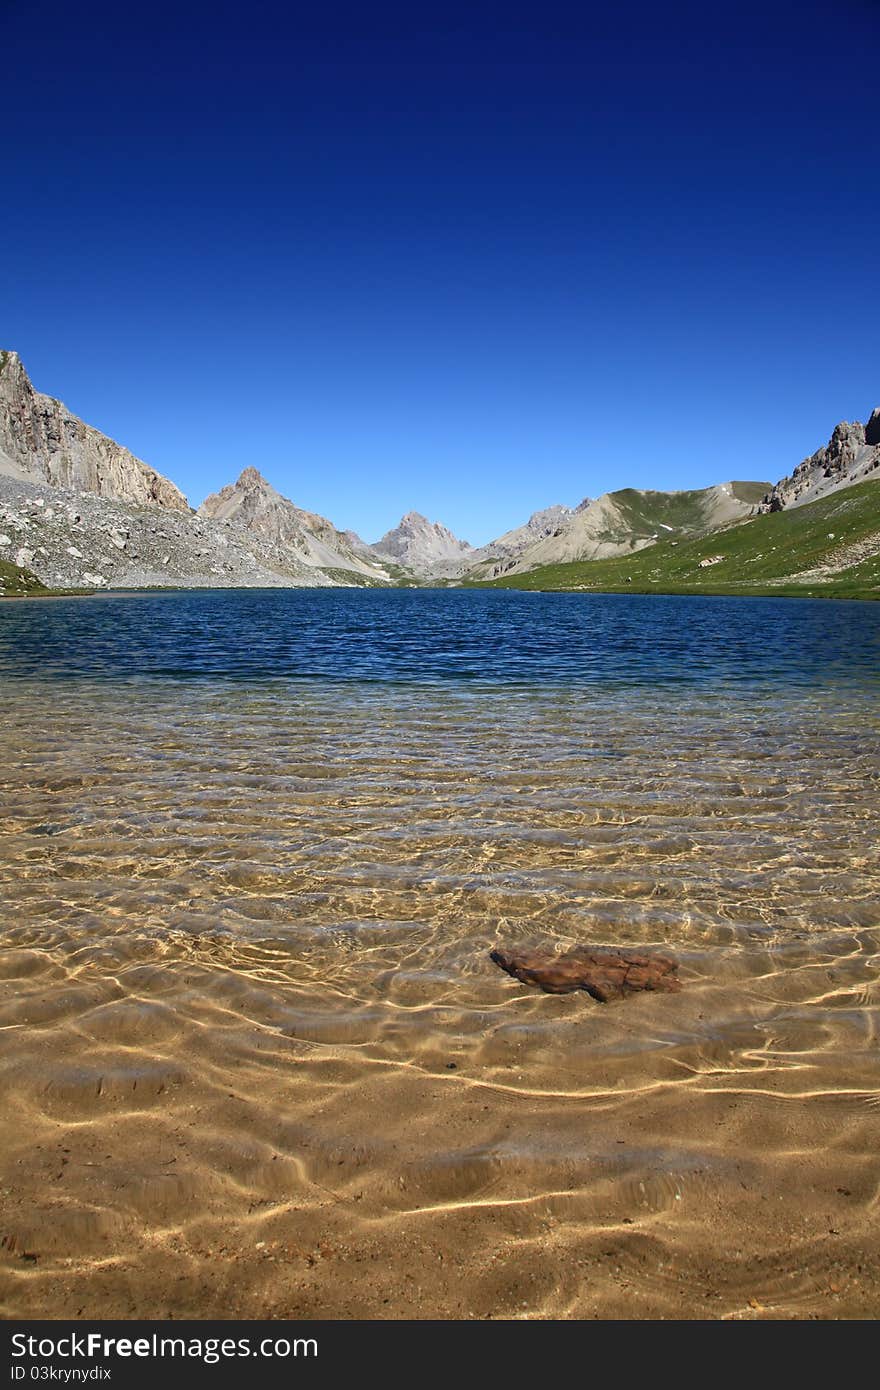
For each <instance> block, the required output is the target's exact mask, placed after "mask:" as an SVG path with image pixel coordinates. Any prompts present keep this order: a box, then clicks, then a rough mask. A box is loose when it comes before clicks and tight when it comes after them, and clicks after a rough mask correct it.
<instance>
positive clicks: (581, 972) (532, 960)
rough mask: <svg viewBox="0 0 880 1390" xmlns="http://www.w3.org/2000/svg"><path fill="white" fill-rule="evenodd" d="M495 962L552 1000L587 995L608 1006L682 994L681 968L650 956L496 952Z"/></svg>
mask: <svg viewBox="0 0 880 1390" xmlns="http://www.w3.org/2000/svg"><path fill="white" fill-rule="evenodd" d="M489 956H490V959H492V960H493V961H494V962H495V964H496V965H500V966H501V969H502V970H506V971H507V973H508V975H512V976H513V977H514V979H517V980H521V981H522V983H523V984H524V985H537V986H538V988H539V989H543V990H544V991H545V992H546V993H547V994H571V993H572V992H573V991H574V990H576V989H585V990H586V991H587V993H588V994H590V995H592V997H593V998H594V999H598V1000H599V1002H600V1003H602V1004H607V1003H608V1001H609V1000H610V999H621V998H623V996H624V995H626V994H632V993H634V991H636V990H641V989H646V990H654V989H657V990H667V991H669V992H673V993H674V992H675V991H676V990H679V989H681V982H680V980H678V978H677V977H676V971H677V970H678V962H677V961H675V960H673V959H672V957H671V956H659V955H644V954H642V953H641V952H638V951H618V950H614V949H611V948H602V947H598V948H596V947H577V948H575V950H573V951H566V952H565V954H564V955H557V954H556V953H555V952H553V951H490V952H489Z"/></svg>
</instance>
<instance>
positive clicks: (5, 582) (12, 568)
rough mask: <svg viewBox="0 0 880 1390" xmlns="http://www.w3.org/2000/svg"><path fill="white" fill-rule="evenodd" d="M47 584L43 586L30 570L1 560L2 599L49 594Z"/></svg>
mask: <svg viewBox="0 0 880 1390" xmlns="http://www.w3.org/2000/svg"><path fill="white" fill-rule="evenodd" d="M48 593H49V590H48V589H47V588H46V586H45V584H41V583H40V580H39V579H38V578H37V576H36V575H35V574H31V572H30V570H26V569H22V567H21V566H20V565H13V564H11V563H10V561H9V560H0V598H4V597H8V598H22V597H27V596H28V595H30V594H48Z"/></svg>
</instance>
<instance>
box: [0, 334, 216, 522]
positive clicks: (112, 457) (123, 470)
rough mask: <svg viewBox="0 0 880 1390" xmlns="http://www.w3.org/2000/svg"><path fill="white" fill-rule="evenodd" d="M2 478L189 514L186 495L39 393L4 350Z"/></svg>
mask: <svg viewBox="0 0 880 1390" xmlns="http://www.w3.org/2000/svg"><path fill="white" fill-rule="evenodd" d="M0 474H5V475H6V476H7V477H10V478H17V479H19V480H22V481H25V482H31V483H38V484H39V483H48V484H49V485H50V486H52V487H62V488H70V489H72V490H74V491H82V492H93V493H96V494H97V495H98V496H99V497H107V498H111V499H113V500H115V501H119V502H130V503H133V504H134V505H135V506H157V507H169V508H171V510H172V511H179V512H186V511H189V506H188V503H187V500H186V498H185V497H184V495H183V493H182V492H180V490H179V489H178V488H176V487H175V486H174V484H173V483H172V482H169V481H168V479H167V478H163V477H162V474H161V473H157V472H156V470H155V469H154V468H150V467H149V466H148V465H147V464H146V463H142V462H141V460H140V459H137V458H135V456H134V454H131V453H129V451H128V450H127V449H123V448H122V446H121V445H119V444H116V443H115V442H114V441H113V440H112V439H108V437H107V435H106V434H101V432H100V430H96V429H93V428H92V426H91V425H86V424H84V423H83V421H82V420H79V419H77V417H76V416H75V415H72V414H71V413H70V411H69V410H68V409H67V407H66V406H65V405H62V403H61V402H60V401H56V400H55V399H54V398H53V397H52V396H44V395H42V394H41V392H39V391H35V390H34V388H33V386H32V384H31V382H30V379H29V377H28V374H27V372H26V371H25V369H24V366H23V365H22V362H21V358H20V357H19V355H18V353H17V352H5V351H0Z"/></svg>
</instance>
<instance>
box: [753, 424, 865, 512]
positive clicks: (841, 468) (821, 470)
mask: <svg viewBox="0 0 880 1390" xmlns="http://www.w3.org/2000/svg"><path fill="white" fill-rule="evenodd" d="M878 467H880V408H878V409H877V410H875V411H874V412H873V413H872V415H871V418H870V420H869V421H868V423H867V425H862V424H859V422H858V421H855V422H850V421H848V420H842V421H841V423H840V424H839V425H836V426H835V427H834V432H833V434H832V436H831V438H830V439H829V441H828V443H827V444H825V445H823V447H822V448H821V449H817V450H816V452H815V454H811V455H810V457H809V458H805V459H804V461H803V463H800V464H798V466H797V468H795V470H794V472H793V473H791V474H790V475H789V476H788V477H787V478H782V479H781V481H780V482H778V483H777V484H776V486H775V487H774V488H773V489H772V491H771V492H769V493H768V494H767V495H766V497H765V498H764V501H763V504H762V510H763V511H774V512H775V511H781V509H782V508H783V507H801V506H803V505H804V503H805V502H815V501H817V500H818V499H819V498H820V497H824V496H825V495H826V494H827V493H829V492H837V491H838V489H840V488H842V487H851V486H852V484H853V483H861V482H865V481H866V480H867V479H869V478H872V477H876V476H877V474H876V472H875V470H876V469H877V468H878Z"/></svg>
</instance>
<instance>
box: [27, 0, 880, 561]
mask: <svg viewBox="0 0 880 1390" xmlns="http://www.w3.org/2000/svg"><path fill="white" fill-rule="evenodd" d="M605 8H606V7H605V6H603V7H602V8H599V7H596V8H595V9H593V8H592V7H591V6H590V5H589V4H584V5H581V6H578V7H574V6H562V5H556V4H554V3H552V0H547V2H546V3H536V4H531V5H522V6H518V5H517V4H516V3H515V0H510V3H507V4H503V5H491V4H481V3H479V0H471V3H470V4H467V5H462V6H458V5H456V4H455V3H454V2H453V0H449V2H448V3H444V4H442V5H436V6H433V5H431V4H430V3H426V4H425V5H423V6H418V5H414V4H412V3H409V4H407V5H406V6H395V5H388V4H383V3H382V0H376V3H375V4H369V5H368V4H363V3H361V4H358V5H356V6H355V5H352V6H343V5H333V4H332V3H330V4H328V5H325V6H323V7H320V10H319V7H318V6H315V5H308V6H306V5H300V4H297V3H296V0H294V2H293V3H289V4H281V3H261V2H260V0H249V3H247V4H242V3H241V0H237V3H236V4H234V5H233V4H229V3H227V0H215V3H213V4H211V5H201V4H197V3H190V4H188V3H187V0H180V3H179V4H178V5H174V6H171V5H168V4H167V3H166V0H154V3H151V4H150V5H149V6H147V5H142V6H135V7H134V12H133V13H131V12H128V11H129V9H130V7H128V6H124V5H122V4H120V3H119V2H118V0H114V3H112V4H106V5H105V4H101V3H94V4H92V3H90V0H82V3H80V4H77V5H71V4H69V3H64V4H61V3H57V0H48V3H40V0H0V35H2V44H3V51H4V61H3V69H4V75H3V94H2V102H3V112H4V120H3V155H2V162H0V185H2V194H3V241H4V251H3V255H2V258H0V260H2V271H0V275H2V285H0V346H4V347H8V348H16V349H17V350H18V351H19V352H20V353H21V354H22V357H23V358H24V361H25V365H26V366H27V368H28V370H29V372H30V374H31V377H32V379H33V380H34V382H35V384H36V385H37V387H38V388H39V389H41V390H44V391H47V392H48V393H49V394H51V395H56V396H60V397H61V398H62V399H63V400H64V401H65V402H66V403H67V404H68V405H69V406H70V407H71V408H72V409H73V410H74V411H75V412H76V413H77V414H79V415H81V416H83V417H84V418H85V419H86V420H88V421H89V422H90V423H92V424H95V425H97V426H98V427H100V428H101V429H103V430H105V431H106V432H107V433H109V434H111V435H112V436H113V437H114V438H116V439H118V440H119V441H120V442H122V443H124V444H126V445H127V446H128V447H129V448H131V449H133V450H134V451H135V452H136V453H137V454H138V455H140V457H142V458H144V459H147V460H148V461H149V462H150V463H151V464H153V465H154V466H155V467H157V468H158V469H159V470H160V471H162V472H163V473H166V474H168V475H169V476H170V477H172V478H173V479H174V480H175V481H176V482H177V483H178V484H179V485H180V486H181V487H182V488H183V489H184V490H185V491H186V492H187V494H188V496H189V498H190V500H191V501H192V502H194V503H198V502H199V501H200V500H201V499H202V497H204V495H205V494H206V493H207V492H210V491H213V490H215V489H216V488H218V487H220V486H221V485H222V484H223V483H226V482H228V481H230V480H231V479H233V478H234V477H236V476H237V475H238V473H239V471H240V470H241V469H242V468H243V467H245V466H247V465H249V464H252V465H255V466H256V467H258V468H259V469H261V470H262V471H263V472H264V473H265V474H266V475H267V477H268V478H269V479H270V481H272V482H273V483H274V484H275V485H276V486H277V487H278V488H279V489H280V490H281V491H282V492H284V493H285V494H286V495H288V496H290V497H292V498H293V499H294V501H296V502H297V503H298V504H300V505H302V506H305V507H309V508H312V509H314V510H317V511H320V512H322V513H324V514H325V515H328V516H330V517H331V518H332V519H333V521H334V522H335V523H336V524H337V525H340V526H344V527H349V526H350V527H354V528H355V529H356V530H358V531H360V532H361V534H363V535H364V536H365V537H366V538H367V539H370V540H373V539H375V538H376V537H378V536H379V535H380V534H381V533H382V532H383V531H385V530H386V529H387V528H388V527H390V526H392V525H394V524H395V523H396V522H397V520H398V518H399V517H400V515H401V513H402V512H403V511H405V510H408V509H409V508H415V509H417V510H419V511H422V512H425V513H427V514H428V515H429V516H430V517H431V518H432V519H440V520H442V521H444V522H446V524H447V525H449V526H451V527H452V528H453V529H454V530H455V531H456V532H457V533H458V534H460V535H462V536H464V537H465V538H466V539H468V540H471V541H472V542H474V543H480V542H482V541H485V540H487V539H489V538H490V537H491V536H492V535H496V534H498V533H500V532H501V531H503V530H505V529H506V528H507V527H509V526H513V525H516V524H518V523H519V522H520V521H522V520H524V519H525V518H526V516H528V514H529V513H530V512H531V511H533V510H535V509H536V508H538V507H541V506H545V505H548V504H549V503H551V502H555V501H561V502H568V503H576V502H577V501H579V500H580V499H581V498H582V497H583V496H584V495H585V494H589V495H591V496H596V495H597V494H598V493H600V492H602V491H605V490H608V489H612V488H615V487H623V486H637V487H638V486H642V487H644V486H654V487H661V488H675V487H692V486H703V485H706V484H708V483H711V482H715V481H721V480H723V479H726V478H730V477H737V478H766V479H770V480H775V479H776V478H778V477H779V476H781V475H782V474H783V473H785V472H788V471H789V470H790V468H791V467H792V466H794V465H795V464H797V463H798V462H799V461H800V459H801V458H802V457H803V456H804V455H805V454H807V453H809V452H811V451H812V450H813V449H814V448H816V447H818V446H819V445H820V444H822V443H823V442H824V441H825V439H826V438H827V437H828V435H829V433H830V431H831V429H832V427H833V425H834V424H835V423H836V421H837V420H839V419H866V418H867V415H868V413H869V412H870V410H871V408H872V407H873V406H875V405H877V404H880V312H878V310H880V175H878V158H880V154H878V152H880V102H878V59H880V5H878V3H876V0H828V3H823V2H822V0H816V3H812V0H801V3H791V4H789V3H775V0H764V3H762V4H755V3H753V0H738V2H737V3H735V4H724V3H722V4H720V5H718V6H714V5H710V4H708V3H706V2H705V0H704V2H703V3H701V4H698V5H697V4H685V3H678V0H669V3H667V4H664V5H659V4H650V5H647V4H629V3H627V0H622V3H620V4H619V5H618V6H617V8H616V10H615V13H614V15H613V16H612V15H609V14H606V13H605Z"/></svg>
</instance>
